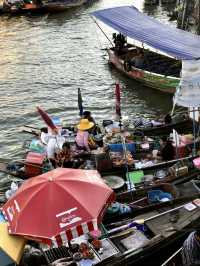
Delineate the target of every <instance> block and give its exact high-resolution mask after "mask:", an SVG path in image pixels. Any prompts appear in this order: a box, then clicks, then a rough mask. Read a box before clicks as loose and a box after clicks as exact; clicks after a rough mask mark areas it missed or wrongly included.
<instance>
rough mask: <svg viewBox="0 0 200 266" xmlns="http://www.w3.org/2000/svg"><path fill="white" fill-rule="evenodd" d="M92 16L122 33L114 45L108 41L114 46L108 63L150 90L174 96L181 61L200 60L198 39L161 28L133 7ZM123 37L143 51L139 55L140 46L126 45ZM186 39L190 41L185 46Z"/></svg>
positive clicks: (175, 30)
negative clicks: (135, 43) (136, 42)
mask: <svg viewBox="0 0 200 266" xmlns="http://www.w3.org/2000/svg"><path fill="white" fill-rule="evenodd" d="M92 15H93V16H94V17H96V18H97V19H98V20H100V21H102V22H103V23H105V24H107V25H108V26H110V27H112V28H113V29H114V30H115V31H117V32H119V34H117V35H116V34H115V35H114V36H113V37H114V38H113V39H114V41H113V42H114V44H113V42H112V41H111V40H110V39H109V41H110V43H111V44H112V47H111V48H110V49H108V55H109V62H110V63H111V64H112V65H114V66H115V67H116V68H117V69H118V70H119V71H121V72H122V73H124V74H125V75H127V76H128V77H130V78H132V79H135V80H136V81H139V82H141V83H143V84H144V85H146V86H148V87H151V88H153V89H156V90H159V91H161V92H165V93H174V92H175V88H176V87H177V86H178V84H179V81H180V72H181V69H182V60H185V59H190V60H191V59H198V58H199V53H200V49H199V46H198V45H197V44H198V43H199V41H200V38H199V37H198V36H196V35H194V34H192V33H188V32H185V31H181V30H179V29H176V28H175V27H170V26H169V25H166V24H162V23H160V22H159V21H157V20H155V19H153V18H152V17H149V16H147V15H145V14H143V13H141V12H140V11H139V10H138V9H137V8H135V7H134V6H120V7H113V8H108V9H103V10H98V11H95V12H93V13H92ZM96 24H97V22H96ZM97 25H98V24H97ZM98 26H99V25H98ZM99 27H100V26H99ZM100 28H101V27H100ZM101 31H103V30H102V29H101ZM105 35H106V34H105ZM124 36H127V37H129V38H131V39H133V40H136V41H138V42H139V43H140V47H142V48H140V52H139V53H138V52H137V46H135V45H132V44H129V43H127V40H126V38H125V37H124ZM106 37H107V39H108V36H107V35H106ZM186 39H187V40H190V41H187V42H185V40H186ZM137 45H138V46H139V44H137ZM144 45H147V46H148V48H147V46H146V47H144ZM149 47H151V48H149ZM152 48H154V49H156V51H158V53H159V54H158V53H157V52H155V50H154V51H153V49H152ZM142 52H143V53H142ZM136 53H137V58H136V57H135V55H136ZM133 57H135V58H134V60H135V59H137V64H136V61H134V60H132V59H133ZM138 58H139V59H140V60H138ZM130 59H131V61H130ZM141 59H143V60H141ZM133 63H134V64H133Z"/></svg>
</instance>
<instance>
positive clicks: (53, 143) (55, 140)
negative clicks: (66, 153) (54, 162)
mask: <svg viewBox="0 0 200 266" xmlns="http://www.w3.org/2000/svg"><path fill="white" fill-rule="evenodd" d="M64 142H65V138H64V137H61V136H59V135H58V136H51V137H50V138H49V141H48V143H47V157H48V158H49V159H55V155H56V154H57V153H58V152H59V151H60V150H62V145H63V143H64Z"/></svg>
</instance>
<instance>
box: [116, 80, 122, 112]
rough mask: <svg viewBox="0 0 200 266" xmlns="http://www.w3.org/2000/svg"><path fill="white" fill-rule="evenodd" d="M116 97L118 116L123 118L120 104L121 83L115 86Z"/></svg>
mask: <svg viewBox="0 0 200 266" xmlns="http://www.w3.org/2000/svg"><path fill="white" fill-rule="evenodd" d="M115 97H116V103H115V105H116V114H117V115H118V116H119V117H121V106H120V102H121V97H120V86H119V83H116V85H115Z"/></svg>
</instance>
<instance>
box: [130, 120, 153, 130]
mask: <svg viewBox="0 0 200 266" xmlns="http://www.w3.org/2000/svg"><path fill="white" fill-rule="evenodd" d="M133 125H134V126H135V127H136V128H137V127H152V123H151V121H150V120H148V119H145V118H139V119H136V120H134V121H133Z"/></svg>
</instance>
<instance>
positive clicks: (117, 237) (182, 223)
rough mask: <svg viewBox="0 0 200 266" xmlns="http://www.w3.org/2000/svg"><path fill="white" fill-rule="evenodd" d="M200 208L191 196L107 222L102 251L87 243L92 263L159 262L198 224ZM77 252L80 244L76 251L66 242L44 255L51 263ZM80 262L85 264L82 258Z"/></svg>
mask: <svg viewBox="0 0 200 266" xmlns="http://www.w3.org/2000/svg"><path fill="white" fill-rule="evenodd" d="M199 208H200V207H199V205H198V201H196V200H192V199H191V200H188V201H186V202H184V203H183V204H182V203H181V202H180V201H179V202H176V201H174V202H173V204H171V206H165V207H163V206H162V207H157V209H156V210H147V211H146V212H144V213H143V214H142V215H138V216H137V217H135V218H134V219H133V218H132V219H129V220H124V221H121V222H119V223H115V222H114V220H113V224H112V226H110V225H105V224H104V231H103V235H102V238H101V244H102V247H103V252H98V251H95V249H94V246H93V244H92V243H89V244H88V245H89V247H90V249H91V250H92V251H93V253H94V257H93V258H92V259H91V260H90V262H91V265H98V266H100V265H103V266H117V265H126V266H127V265H133V266H134V265H137V266H141V265H143V266H144V265H147V262H148V264H149V265H154V266H160V265H161V261H163V260H164V259H165V258H167V257H168V256H169V254H170V252H171V249H174V246H175V245H177V243H178V242H179V241H182V240H183V239H184V237H185V236H186V235H187V233H188V231H189V230H191V227H193V228H195V227H196V226H197V225H198V223H199V221H200V211H199ZM73 243H74V244H75V243H76V241H74V242H73ZM79 243H80V242H79ZM74 247H75V246H74ZM78 248H79V246H78ZM59 250H60V251H61V250H62V251H64V252H59ZM75 252H77V247H76V251H75V249H74V250H73V249H68V248H67V247H65V246H64V247H63V246H62V247H60V248H52V249H48V250H44V253H45V257H46V258H48V259H47V260H48V261H50V263H52V262H53V261H55V260H56V259H57V258H61V257H66V256H67V257H70V256H71V257H73V254H74V253H75ZM59 254H62V255H59ZM52 255H53V256H52ZM52 258H53V259H52ZM80 259H81V258H80ZM78 263H79V265H82V264H81V261H79V262H78Z"/></svg>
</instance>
